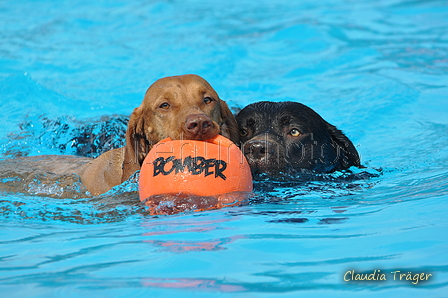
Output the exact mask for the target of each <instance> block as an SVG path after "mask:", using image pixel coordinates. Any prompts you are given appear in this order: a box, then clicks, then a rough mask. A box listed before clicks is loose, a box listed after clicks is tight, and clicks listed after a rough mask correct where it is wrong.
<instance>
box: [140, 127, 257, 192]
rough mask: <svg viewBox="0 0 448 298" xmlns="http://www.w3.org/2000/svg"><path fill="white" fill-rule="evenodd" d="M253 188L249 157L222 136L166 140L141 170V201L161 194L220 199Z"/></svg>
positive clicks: (156, 146)
mask: <svg viewBox="0 0 448 298" xmlns="http://www.w3.org/2000/svg"><path fill="white" fill-rule="evenodd" d="M252 189H253V186H252V174H251V171H250V167H249V165H248V163H247V161H246V158H245V157H244V155H243V153H242V152H241V150H240V149H239V148H238V147H237V146H236V145H235V144H234V143H232V142H231V141H230V140H229V139H227V138H225V137H223V136H220V135H218V136H216V137H214V138H212V139H210V140H207V141H193V140H175V141H173V140H171V139H170V138H167V139H164V140H162V141H160V142H159V143H157V144H156V145H154V147H153V148H152V149H151V151H149V153H148V155H147V156H146V158H145V160H144V162H143V165H142V168H141V170H140V180H139V194H140V200H141V201H144V200H145V199H147V198H148V197H150V196H152V195H159V194H191V195H197V196H216V195H220V194H224V193H230V192H235V191H243V192H251V191H252Z"/></svg>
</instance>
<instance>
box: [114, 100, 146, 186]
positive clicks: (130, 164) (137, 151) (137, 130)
mask: <svg viewBox="0 0 448 298" xmlns="http://www.w3.org/2000/svg"><path fill="white" fill-rule="evenodd" d="M146 129H147V130H148V131H150V130H151V128H149V127H147V128H146ZM150 146H151V144H150V142H149V141H148V139H147V137H146V132H145V118H144V117H143V108H142V107H141V106H140V107H138V108H135V109H134V112H132V114H131V117H130V118H129V123H128V129H127V130H126V146H125V152H124V161H123V175H122V177H121V180H122V182H124V181H126V180H127V179H129V177H130V176H131V175H132V174H134V173H135V172H136V171H138V170H140V167H141V165H142V163H143V160H144V159H145V157H146V154H147V153H148V152H149V150H150Z"/></svg>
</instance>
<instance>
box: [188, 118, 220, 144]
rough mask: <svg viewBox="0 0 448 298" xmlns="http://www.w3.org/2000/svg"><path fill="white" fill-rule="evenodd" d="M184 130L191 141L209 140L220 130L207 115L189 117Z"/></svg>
mask: <svg viewBox="0 0 448 298" xmlns="http://www.w3.org/2000/svg"><path fill="white" fill-rule="evenodd" d="M183 130H184V133H185V138H186V139H189V140H207V139H210V138H213V137H215V136H216V135H217V134H218V129H217V128H216V126H215V124H214V123H213V121H212V119H210V117H208V116H207V115H205V114H193V115H189V116H188V117H187V119H186V120H185V123H184V126H183Z"/></svg>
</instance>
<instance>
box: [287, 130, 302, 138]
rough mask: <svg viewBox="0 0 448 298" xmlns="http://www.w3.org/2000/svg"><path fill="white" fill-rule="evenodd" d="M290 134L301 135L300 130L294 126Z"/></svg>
mask: <svg viewBox="0 0 448 298" xmlns="http://www.w3.org/2000/svg"><path fill="white" fill-rule="evenodd" d="M289 134H290V135H292V136H293V137H298V136H300V131H299V130H298V129H297V128H293V129H291V131H290V132H289Z"/></svg>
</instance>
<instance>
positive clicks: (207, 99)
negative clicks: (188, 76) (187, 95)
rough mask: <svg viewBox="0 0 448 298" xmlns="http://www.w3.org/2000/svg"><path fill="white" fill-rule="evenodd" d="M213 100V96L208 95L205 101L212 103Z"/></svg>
mask: <svg viewBox="0 0 448 298" xmlns="http://www.w3.org/2000/svg"><path fill="white" fill-rule="evenodd" d="M212 101H213V98H210V97H206V98H204V102H205V103H206V104H209V103H211V102H212Z"/></svg>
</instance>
